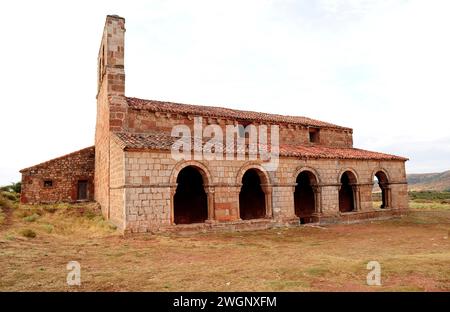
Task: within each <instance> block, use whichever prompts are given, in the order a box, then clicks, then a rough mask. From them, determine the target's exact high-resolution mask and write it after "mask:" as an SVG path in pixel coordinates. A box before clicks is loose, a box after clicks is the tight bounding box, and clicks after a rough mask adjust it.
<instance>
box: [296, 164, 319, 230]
mask: <svg viewBox="0 0 450 312" xmlns="http://www.w3.org/2000/svg"><path fill="white" fill-rule="evenodd" d="M320 197H321V196H320V186H319V178H318V174H317V172H316V170H314V169H313V168H309V167H302V168H299V169H298V170H296V178H295V188H294V211H295V215H296V216H297V217H298V218H299V219H300V223H302V224H303V223H310V222H314V219H315V216H316V215H317V214H318V213H320V210H321V198H320Z"/></svg>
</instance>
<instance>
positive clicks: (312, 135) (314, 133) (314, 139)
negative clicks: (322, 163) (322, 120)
mask: <svg viewBox="0 0 450 312" xmlns="http://www.w3.org/2000/svg"><path fill="white" fill-rule="evenodd" d="M319 141H320V138H319V129H317V128H309V142H311V143H319Z"/></svg>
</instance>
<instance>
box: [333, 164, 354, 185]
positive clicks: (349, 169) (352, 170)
mask: <svg viewBox="0 0 450 312" xmlns="http://www.w3.org/2000/svg"><path fill="white" fill-rule="evenodd" d="M346 172H351V173H352V174H353V175H352V177H351V182H350V183H352V184H358V181H359V176H358V174H357V173H356V170H355V169H353V168H350V167H347V168H344V169H341V171H340V172H339V175H338V177H337V183H339V184H340V183H341V178H342V175H343V174H344V173H346Z"/></svg>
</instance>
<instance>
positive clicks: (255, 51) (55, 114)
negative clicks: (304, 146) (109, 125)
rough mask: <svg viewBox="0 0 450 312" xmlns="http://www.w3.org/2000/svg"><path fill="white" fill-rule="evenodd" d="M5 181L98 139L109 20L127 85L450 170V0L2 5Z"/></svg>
mask: <svg viewBox="0 0 450 312" xmlns="http://www.w3.org/2000/svg"><path fill="white" fill-rule="evenodd" d="M0 12H2V18H1V19H0V27H1V29H2V36H1V37H2V38H1V42H2V43H1V45H0V59H1V60H2V66H1V76H0V88H1V89H0V90H1V94H0V98H1V102H0V103H1V108H2V109H1V120H0V130H1V135H2V139H1V151H0V185H1V184H5V183H9V182H11V181H18V180H19V179H20V175H19V173H18V170H20V169H21V168H24V167H28V166H31V165H34V164H37V163H39V162H42V161H45V160H48V159H51V158H54V157H57V156H61V155H64V154H66V153H69V152H72V151H75V150H78V149H81V148H84V147H87V146H90V145H93V143H94V130H95V113H96V99H95V95H96V79H97V77H96V74H97V70H96V66H97V64H96V60H97V53H98V49H99V44H100V38H101V34H102V30H103V25H104V21H105V16H106V15H107V14H118V15H120V16H123V17H125V18H126V29H127V31H126V43H125V55H126V56H125V71H126V94H127V96H135V97H141V98H147V99H155V100H168V101H176V102H182V103H191V104H200V105H202V104H204V105H217V106H225V107H230V108H238V109H247V110H256V111H264V112H272V113H280V114H291V115H303V116H308V117H312V118H316V119H321V120H325V121H329V122H332V123H336V124H339V125H343V126H349V127H352V128H353V130H354V146H355V147H359V148H364V149H369V150H375V151H382V152H387V153H393V154H398V155H402V156H406V157H409V158H410V159H411V160H410V161H409V162H407V171H408V172H409V173H417V172H434V171H443V170H448V169H450V122H449V119H450V115H449V112H450V109H449V104H450V40H449V38H450V36H449V31H450V18H449V16H448V14H449V12H450V1H447V0H442V1H433V0H422V1H406V0H405V1H400V0H398V1H397V0H386V1H383V0H361V1H356V0H347V1H344V0H318V1H313V0H303V1H302V0H278V1H275V0H273V1H266V0H249V1H247V0H239V1H230V0H227V1H211V0H209V1H195V0H190V1H185V0H166V1H162V0H159V1H156V0H153V1H111V0H108V1H72V2H69V1H43V0H40V1H9V2H7V1H2V2H1V3H0Z"/></svg>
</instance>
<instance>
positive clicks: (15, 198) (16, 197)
mask: <svg viewBox="0 0 450 312" xmlns="http://www.w3.org/2000/svg"><path fill="white" fill-rule="evenodd" d="M2 196H3V198H6V199H8V200H11V201H18V200H19V196H20V195H19V194H17V193H12V192H7V191H3V192H2Z"/></svg>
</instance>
